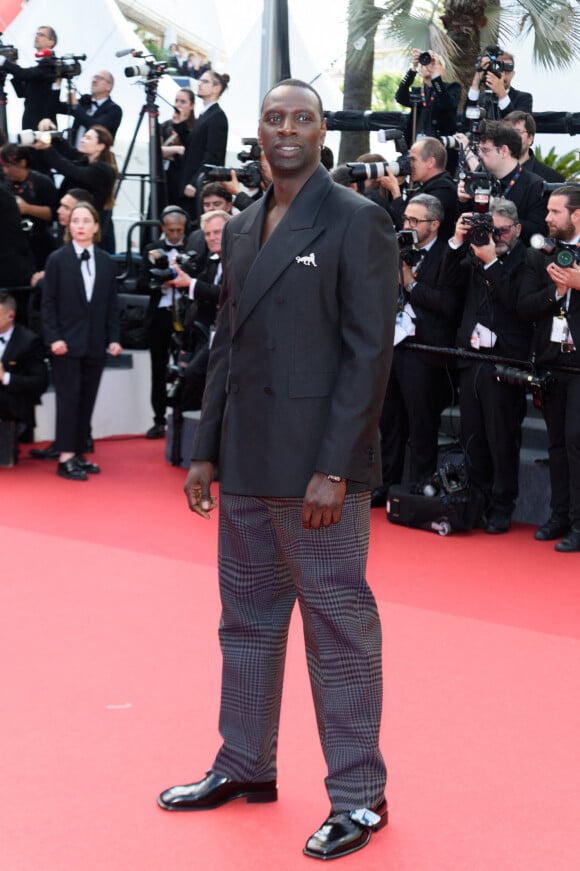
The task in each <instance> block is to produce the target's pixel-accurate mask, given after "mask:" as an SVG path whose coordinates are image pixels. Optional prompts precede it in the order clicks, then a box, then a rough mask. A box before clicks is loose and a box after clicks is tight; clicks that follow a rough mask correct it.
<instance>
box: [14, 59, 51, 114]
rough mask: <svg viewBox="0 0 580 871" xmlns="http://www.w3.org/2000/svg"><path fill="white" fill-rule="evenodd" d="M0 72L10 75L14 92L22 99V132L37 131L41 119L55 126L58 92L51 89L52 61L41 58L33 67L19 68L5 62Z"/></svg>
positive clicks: (16, 65)
mask: <svg viewBox="0 0 580 871" xmlns="http://www.w3.org/2000/svg"><path fill="white" fill-rule="evenodd" d="M2 70H3V71H5V72H8V73H11V74H12V84H13V85H14V90H15V91H16V93H17V95H18V96H19V97H23V98H24V114H23V116H22V128H23V130H29V129H30V130H38V122H39V121H41V120H42V119H43V118H50V119H51V121H54V123H55V124H56V113H57V109H58V91H56V90H53V87H52V83H53V82H54V80H55V78H56V73H55V65H54V61H53V59H52V58H41V60H39V61H38V63H37V64H36V66H34V67H20V66H18V64H16V63H13V62H12V61H8V60H7V61H5V63H4V66H3V67H2Z"/></svg>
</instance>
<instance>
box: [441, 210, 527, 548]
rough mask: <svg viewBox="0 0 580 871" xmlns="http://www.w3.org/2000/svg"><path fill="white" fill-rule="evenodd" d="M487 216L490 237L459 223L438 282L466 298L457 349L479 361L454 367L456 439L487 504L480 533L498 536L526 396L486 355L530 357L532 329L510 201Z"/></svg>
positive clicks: (509, 498)
mask: <svg viewBox="0 0 580 871" xmlns="http://www.w3.org/2000/svg"><path fill="white" fill-rule="evenodd" d="M490 214H491V219H492V223H493V233H491V234H490V232H489V231H488V230H487V229H486V228H482V226H481V225H477V224H476V225H475V226H474V225H473V223H472V221H471V217H472V216H471V214H470V215H467V214H466V215H462V216H461V218H460V219H459V220H458V222H457V225H456V228H455V233H454V235H453V237H452V238H451V239H450V240H449V243H448V249H447V251H446V254H445V258H444V261H443V270H442V275H441V281H443V282H444V284H445V286H446V287H447V288H449V290H450V291H451V292H452V293H454V294H457V296H459V297H462V296H463V295H465V305H464V308H463V315H462V319H461V325H460V327H459V330H458V333H457V344H458V346H459V347H460V348H465V349H466V350H468V351H479V353H480V354H481V357H482V359H481V362H480V361H479V360H475V361H463V360H461V361H460V363H459V368H460V372H459V402H460V410H461V438H462V442H463V448H464V451H465V460H466V466H467V472H468V475H469V479H470V481H471V482H472V483H473V484H475V485H476V486H477V487H478V488H479V489H480V490H481V491H482V492H483V494H484V497H485V500H486V504H485V509H484V510H485V521H484V523H485V525H484V529H485V531H486V532H488V533H491V534H498V533H503V532H508V530H509V528H510V525H511V515H512V512H513V509H514V506H515V501H516V498H517V495H518V473H519V462H520V444H521V423H522V420H523V417H524V415H525V411H526V397H525V391H524V388H523V387H521V386H518V385H513V384H507V383H498V382H497V381H496V380H494V378H493V372H494V367H493V364H491V363H488V362H486V360H485V356H486V355H489V354H494V355H498V356H500V357H509V358H511V359H515V360H527V359H528V354H529V350H530V338H531V330H530V327H529V324H528V323H526V322H525V321H524V320H523V319H521V318H520V317H519V316H518V314H517V305H518V300H519V296H520V293H521V292H522V290H521V289H522V286H523V285H522V267H523V264H524V260H525V256H526V249H525V246H524V245H523V244H522V242H521V241H520V238H519V237H520V233H521V225H520V223H519V220H518V213H517V210H516V208H515V206H514V204H513V203H511V202H509V201H507V200H506V201H502V200H496V201H495V202H494V204H493V205H492V206H491V209H490ZM487 217H488V216H487V215H486V216H485V218H487ZM481 218H483V216H477V219H481ZM478 233H480V235H481V238H479V239H478V238H477V235H478ZM476 241H477V242H484V244H475V242H476Z"/></svg>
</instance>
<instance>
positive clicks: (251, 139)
mask: <svg viewBox="0 0 580 871" xmlns="http://www.w3.org/2000/svg"><path fill="white" fill-rule="evenodd" d="M242 145H247V146H249V148H248V150H247V151H243V150H242V151H238V154H237V157H238V160H239V161H241V162H242V163H249V162H250V161H252V160H259V159H260V155H261V153H262V148H261V146H260V144H259V143H258V140H257V139H256V138H255V136H246V137H245V138H243V139H242Z"/></svg>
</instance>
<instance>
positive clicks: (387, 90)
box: [372, 73, 401, 112]
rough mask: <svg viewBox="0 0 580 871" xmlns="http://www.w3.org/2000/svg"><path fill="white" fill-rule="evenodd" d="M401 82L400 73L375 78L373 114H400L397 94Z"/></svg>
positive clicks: (385, 74) (384, 74)
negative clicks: (396, 98)
mask: <svg viewBox="0 0 580 871" xmlns="http://www.w3.org/2000/svg"><path fill="white" fill-rule="evenodd" d="M400 81H401V74H400V73H383V74H382V75H380V76H374V77H373V97H372V110H373V112H400V111H401V107H400V106H399V104H398V103H397V101H396V100H395V94H396V92H397V88H398V87H399V82H400Z"/></svg>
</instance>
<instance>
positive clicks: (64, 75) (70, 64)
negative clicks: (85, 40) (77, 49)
mask: <svg viewBox="0 0 580 871" xmlns="http://www.w3.org/2000/svg"><path fill="white" fill-rule="evenodd" d="M86 59H87V56H86V54H65V55H63V56H62V57H54V58H52V62H53V64H54V72H55V76H56V78H57V79H74V78H75V76H80V74H81V73H82V71H83V68H82V67H81V64H80V62H81V61H82V60H86Z"/></svg>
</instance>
